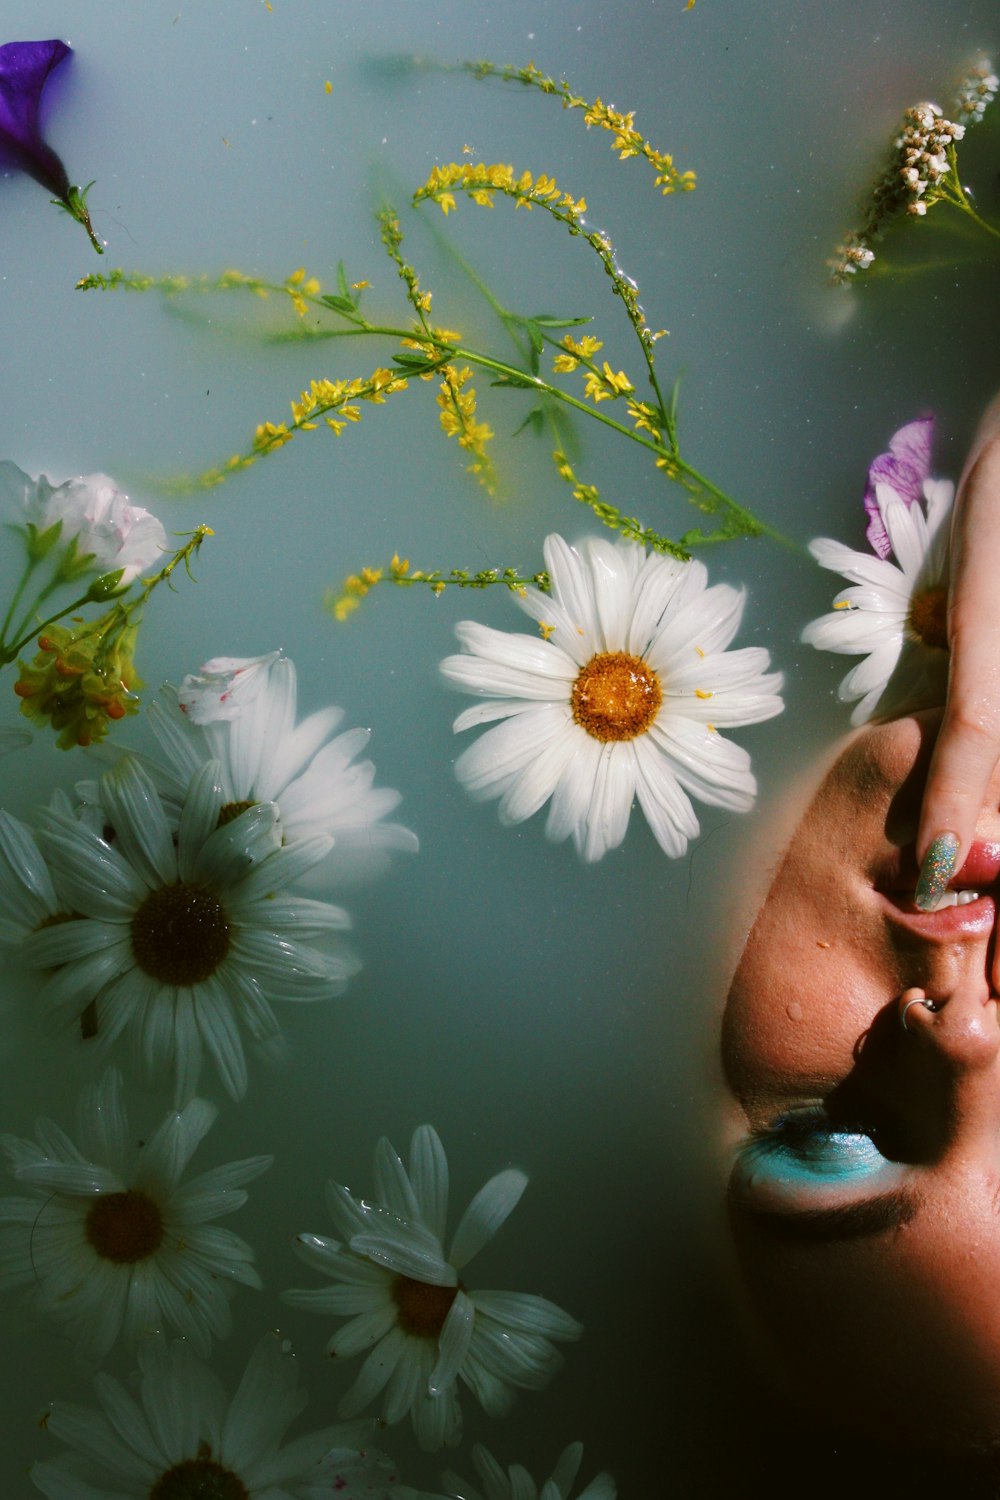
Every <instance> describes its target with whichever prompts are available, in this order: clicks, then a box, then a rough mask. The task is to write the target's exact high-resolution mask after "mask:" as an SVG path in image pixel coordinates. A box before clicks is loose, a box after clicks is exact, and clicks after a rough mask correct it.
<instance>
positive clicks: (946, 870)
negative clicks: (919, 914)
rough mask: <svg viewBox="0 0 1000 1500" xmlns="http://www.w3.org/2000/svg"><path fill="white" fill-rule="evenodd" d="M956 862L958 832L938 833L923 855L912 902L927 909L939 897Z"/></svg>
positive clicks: (920, 907)
mask: <svg viewBox="0 0 1000 1500" xmlns="http://www.w3.org/2000/svg"><path fill="white" fill-rule="evenodd" d="M957 863H958V834H957V833H939V834H938V835H937V837H936V838H935V839H933V840H932V842H931V846H930V848H929V849H928V851H927V853H926V854H925V855H924V862H923V864H922V865H921V866H920V875H919V877H918V879H917V888H916V890H915V891H914V892H913V903H914V905H915V906H917V907H918V908H919V909H920V911H928V910H929V909H930V908H931V907H932V906H934V904H935V903H936V902H937V901H939V900H940V899H941V897H942V896H943V895H944V892H945V887H946V886H947V884H948V882H949V880H950V879H951V877H952V876H953V875H954V873H955V866H956V864H957Z"/></svg>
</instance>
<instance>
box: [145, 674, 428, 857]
mask: <svg viewBox="0 0 1000 1500" xmlns="http://www.w3.org/2000/svg"><path fill="white" fill-rule="evenodd" d="M236 660H237V659H236V658H232V657H220V658H217V659H216V661H215V662H207V663H206V664H205V666H204V667H203V668H202V669H201V673H200V674H199V676H198V678H197V679H194V678H191V677H186V678H185V679H184V685H182V686H181V688H180V690H179V691H178V690H177V689H175V688H173V687H171V686H169V685H168V686H166V687H164V688H163V689H162V691H161V692H160V694H159V697H158V699H157V701H156V703H154V704H153V706H152V708H151V709H150V721H151V723H152V726H153V730H154V732H155V734H156V737H157V740H158V741H159V745H160V750H161V753H162V755H163V758H164V761H165V765H162V766H151V767H150V769H151V772H152V774H153V776H154V779H156V780H157V784H158V785H159V787H160V789H161V791H163V792H164V793H165V795H166V796H167V797H168V798H171V799H176V798H177V796H178V795H179V792H180V790H181V789H182V788H183V787H185V786H186V785H187V784H188V782H189V781H190V778H191V777H192V776H193V775H194V774H195V772H196V771H197V769H198V768H199V766H201V765H203V764H204V762H205V761H206V760H215V761H218V763H219V766H220V768H221V774H222V787H223V793H224V795H225V798H226V801H227V802H228V803H230V804H232V805H234V806H243V807H248V806H251V805H253V804H254V803H258V802H273V803H274V804H275V805H276V806H277V808H278V816H279V819H280V823H281V835H282V839H283V840H284V842H285V844H286V845H294V844H296V843H299V842H300V841H301V840H303V839H308V838H312V837H314V836H315V835H316V834H320V833H321V834H327V835H329V836H330V837H331V838H332V839H333V849H332V851H331V855H330V858H329V860H328V861H326V862H325V864H324V871H325V870H326V868H327V866H329V867H331V868H335V869H336V870H337V871H338V872H340V871H342V870H343V867H344V865H345V854H346V851H349V850H350V851H353V854H352V859H355V860H356V858H357V857H358V856H359V855H360V854H361V853H362V852H363V853H365V854H369V853H371V851H378V850H393V849H400V850H416V848H417V847H418V844H417V839H416V836H415V834H413V833H411V832H410V830H409V829H408V828H404V827H403V826H402V825H401V824H399V823H390V822H387V821H385V819H386V817H387V815H388V814H389V813H391V812H392V811H393V809H394V808H395V807H396V806H397V805H398V803H399V802H400V800H401V799H400V794H399V792H396V791H393V790H392V789H391V788H389V787H376V786H375V784H374V782H375V767H374V765H373V764H372V762H371V761H370V760H358V759H357V756H358V755H360V754H361V752H362V751H363V750H364V749H365V747H366V746H367V744H368V740H369V736H370V733H371V731H370V730H368V729H348V730H345V731H342V732H341V733H340V734H337V733H336V730H337V729H338V728H339V726H340V724H341V723H342V721H343V717H344V710H343V709H342V708H325V709H322V710H320V712H318V713H314V714H310V715H309V716H308V717H307V718H305V719H303V720H302V721H301V722H296V708H297V697H298V685H297V678H296V672H295V664H294V663H293V662H291V661H289V660H288V658H287V657H284V656H281V655H280V654H279V653H278V652H277V651H272V652H270V653H268V654H267V655H266V656H259V657H252V658H250V659H249V661H248V662H247V663H244V664H243V665H241V666H239V667H233V669H232V671H231V672H230V673H229V677H228V680H229V682H230V683H231V686H230V687H229V688H227V689H226V690H225V701H224V702H223V703H221V709H222V710H224V711H216V708H215V707H214V705H215V703H216V700H215V698H213V697H212V696H211V692H210V690H209V689H208V688H205V689H199V690H198V691H200V692H202V696H201V697H198V696H194V697H192V693H194V692H195V690H194V689H193V688H192V687H191V686H190V684H192V683H193V682H194V681H195V680H197V681H209V680H213V678H214V674H212V673H210V672H209V668H213V667H216V666H218V665H219V663H222V662H227V663H230V664H231V663H233V662H235V661H236ZM225 678H226V674H225V673H220V674H219V681H220V682H221V681H223V680H224V679H225Z"/></svg>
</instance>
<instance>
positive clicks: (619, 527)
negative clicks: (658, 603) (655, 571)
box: [552, 448, 691, 562]
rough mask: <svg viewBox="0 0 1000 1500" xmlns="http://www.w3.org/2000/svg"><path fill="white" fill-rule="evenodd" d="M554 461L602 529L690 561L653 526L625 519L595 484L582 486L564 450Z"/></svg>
mask: <svg viewBox="0 0 1000 1500" xmlns="http://www.w3.org/2000/svg"><path fill="white" fill-rule="evenodd" d="M552 461H553V463H554V464H555V466H556V469H557V471H558V473H559V477H560V478H561V479H564V480H565V481H566V483H567V484H568V485H570V486H571V488H572V492H573V499H574V500H578V501H579V502H580V504H581V505H586V506H587V508H588V509H589V510H591V511H592V512H593V513H594V515H595V516H596V517H597V519H598V520H599V521H600V523H601V525H602V526H606V527H607V528H608V530H609V531H616V532H618V534H619V536H623V537H626V538H627V539H628V540H629V541H631V542H638V543H639V545H640V546H641V547H649V548H651V550H652V551H653V552H661V553H664V554H665V555H666V556H667V557H676V558H678V559H679V560H680V561H681V562H687V560H688V559H689V558H690V556H691V553H690V550H689V548H688V547H686V546H684V545H683V543H682V542H674V541H671V539H670V537H667V536H662V535H661V534H660V532H658V531H653V530H652V528H651V527H649V526H643V525H642V524H641V523H640V522H639V521H637V520H636V518H635V516H626V515H623V514H622V512H621V511H620V510H619V509H618V507H617V505H612V504H611V503H610V502H609V501H607V500H602V499H601V493H600V490H599V489H598V488H597V486H596V485H595V484H584V483H582V481H581V480H580V479H579V478H578V477H577V474H576V471H575V470H574V468H573V465H572V464H571V463H570V461H569V459H568V458H567V457H566V454H565V453H564V452H563V451H562V449H561V448H557V449H556V450H555V452H554V453H553V455H552Z"/></svg>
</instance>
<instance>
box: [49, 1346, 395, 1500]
mask: <svg viewBox="0 0 1000 1500" xmlns="http://www.w3.org/2000/svg"><path fill="white" fill-rule="evenodd" d="M139 1371H140V1384H139V1400H138V1401H137V1400H136V1399H135V1396H134V1395H133V1394H132V1392H131V1391H130V1390H126V1388H125V1387H124V1386H123V1385H121V1384H120V1383H119V1381H117V1380H114V1379H113V1378H112V1377H111V1376H110V1375H103V1374H102V1375H98V1376H97V1377H96V1379H95V1381H94V1388H95V1391H96V1393H97V1399H98V1401H99V1402H100V1409H99V1410H98V1409H96V1408H92V1407H85V1406H78V1405H77V1404H76V1403H74V1402H69V1401H55V1402H53V1403H52V1405H51V1406H50V1407H49V1408H48V1411H47V1412H46V1414H45V1416H44V1418H43V1419H42V1423H41V1424H40V1425H42V1426H44V1428H45V1430H46V1432H48V1434H49V1435H50V1436H51V1437H54V1438H57V1439H59V1440H61V1441H62V1442H64V1443H66V1444H68V1451H67V1452H64V1453H62V1454H60V1455H59V1456H58V1457H57V1458H52V1459H46V1460H45V1461H44V1462H41V1463H36V1464H34V1465H33V1466H32V1469H31V1479H32V1481H33V1483H34V1485H35V1487H36V1488H37V1489H39V1490H41V1492H42V1494H43V1495H46V1496H47V1497H48V1500H299V1497H301V1496H303V1495H305V1494H306V1493H307V1490H306V1488H305V1487H306V1485H307V1484H308V1482H309V1481H310V1479H311V1478H313V1477H314V1475H315V1473H316V1469H317V1465H318V1464H319V1463H320V1461H321V1459H322V1458H323V1455H324V1454H325V1453H327V1452H328V1451H329V1450H330V1449H331V1448H346V1447H352V1448H355V1449H358V1450H360V1449H363V1448H364V1447H365V1445H366V1443H367V1442H368V1439H369V1437H371V1436H372V1435H373V1434H374V1429H375V1424H374V1422H364V1423H353V1424H350V1425H345V1424H343V1423H340V1424H336V1425H334V1426H331V1427H323V1428H321V1429H320V1430H319V1431H317V1432H310V1433H307V1434H306V1435H304V1436H302V1437H297V1438H293V1439H292V1441H291V1442H289V1443H286V1444H285V1445H284V1447H282V1439H283V1438H284V1435H285V1433H286V1431H287V1429H288V1428H289V1427H290V1426H291V1424H292V1422H293V1421H294V1420H295V1418H296V1417H297V1416H298V1415H299V1413H300V1412H301V1411H302V1409H303V1407H304V1406H305V1405H306V1404H307V1402H308V1396H307V1395H306V1393H305V1391H303V1390H301V1389H300V1388H299V1381H298V1370H297V1368H296V1363H295V1360H294V1359H293V1357H292V1356H291V1355H290V1354H288V1353H286V1352H285V1350H284V1348H283V1346H282V1343H281V1341H280V1339H279V1338H278V1337H277V1336H276V1335H275V1334H271V1333H268V1334H265V1335H264V1337H263V1338H262V1339H261V1341H260V1343H259V1344H258V1345H257V1347H256V1349H255V1350H254V1352H253V1354H252V1355H251V1356H250V1361H249V1363H248V1364H247V1367H246V1371H245V1372H244V1375H243V1378H242V1380H241V1381H240V1383H239V1386H238V1387H237V1389H236V1393H235V1395H233V1396H232V1398H230V1397H228V1396H227V1394H226V1391H225V1389H224V1388H223V1386H222V1384H221V1383H220V1381H219V1380H218V1378H217V1376H216V1375H214V1374H213V1372H212V1371H211V1370H210V1369H209V1368H208V1366H207V1365H205V1364H203V1363H202V1362H201V1360H199V1359H197V1358H196V1357H195V1355H194V1354H193V1352H192V1351H191V1349H189V1348H188V1346H187V1345H186V1344H184V1343H167V1342H166V1340H164V1339H147V1340H145V1341H144V1342H143V1343H142V1344H141V1345H140V1346H139ZM361 1493H362V1494H363V1493H364V1492H363V1491H362V1492H361ZM347 1500H349V1497H347Z"/></svg>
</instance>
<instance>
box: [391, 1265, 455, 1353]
mask: <svg viewBox="0 0 1000 1500" xmlns="http://www.w3.org/2000/svg"><path fill="white" fill-rule="evenodd" d="M457 1296H458V1287H457V1286H431V1284H430V1282H428V1281H414V1280H413V1279H412V1277H410V1276H397V1277H396V1279H395V1281H394V1282H393V1283H392V1300H393V1301H394V1302H395V1304H396V1306H397V1307H398V1308H399V1315H398V1317H397V1320H396V1321H397V1322H398V1324H399V1326H400V1328H401V1329H402V1330H403V1332H404V1333H413V1334H416V1336H417V1337H418V1338H422V1339H436V1338H437V1336H438V1334H439V1333H440V1332H441V1330H442V1328H443V1327H444V1322H445V1318H447V1316H448V1314H449V1312H450V1311H451V1304H452V1303H453V1302H454V1300H455V1298H456V1297H457Z"/></svg>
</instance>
